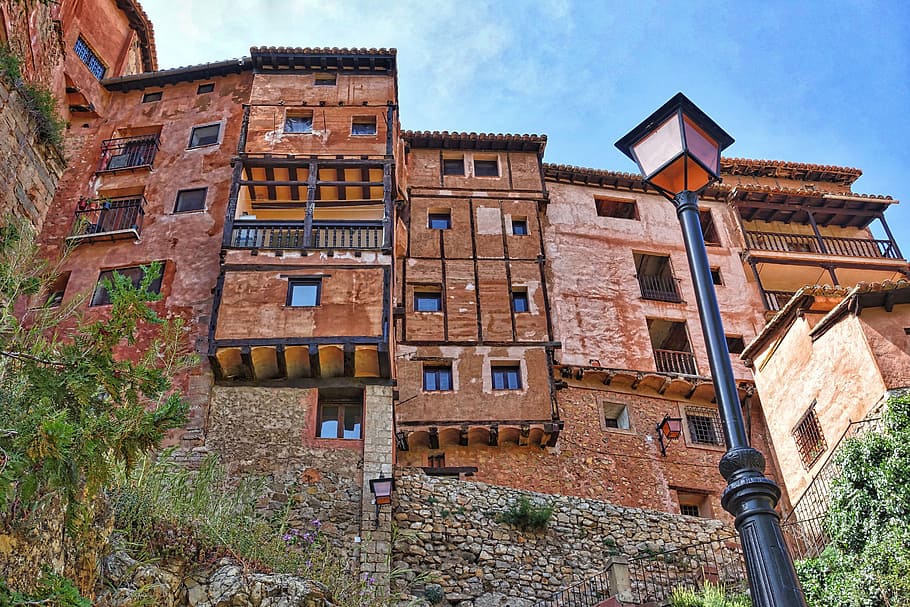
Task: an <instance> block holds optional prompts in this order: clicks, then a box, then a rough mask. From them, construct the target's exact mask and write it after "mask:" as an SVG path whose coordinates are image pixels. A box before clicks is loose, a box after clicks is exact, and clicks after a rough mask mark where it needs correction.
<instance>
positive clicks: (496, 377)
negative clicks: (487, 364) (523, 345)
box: [492, 365, 521, 390]
mask: <svg viewBox="0 0 910 607" xmlns="http://www.w3.org/2000/svg"><path fill="white" fill-rule="evenodd" d="M492 372H493V389H494V390H521V371H520V366H519V365H494V366H493V367H492Z"/></svg>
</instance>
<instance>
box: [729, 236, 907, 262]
mask: <svg viewBox="0 0 910 607" xmlns="http://www.w3.org/2000/svg"><path fill="white" fill-rule="evenodd" d="M746 246H747V247H748V248H750V249H758V250H761V251H789V252H798V253H822V254H826V255H841V256H844V257H872V258H884V259H900V258H901V257H900V253H899V252H898V250H897V246H895V243H894V242H893V241H891V240H874V239H871V238H841V237H838V236H822V237H821V238H820V239H819V238H816V237H815V236H813V235H810V234H780V233H778V232H750V231H747V232H746Z"/></svg>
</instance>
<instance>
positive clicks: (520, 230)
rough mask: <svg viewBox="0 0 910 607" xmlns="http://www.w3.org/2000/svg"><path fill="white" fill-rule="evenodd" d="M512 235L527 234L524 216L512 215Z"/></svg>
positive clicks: (526, 221)
mask: <svg viewBox="0 0 910 607" xmlns="http://www.w3.org/2000/svg"><path fill="white" fill-rule="evenodd" d="M512 235H513V236H527V235H528V220H527V219H525V218H524V217H513V218H512Z"/></svg>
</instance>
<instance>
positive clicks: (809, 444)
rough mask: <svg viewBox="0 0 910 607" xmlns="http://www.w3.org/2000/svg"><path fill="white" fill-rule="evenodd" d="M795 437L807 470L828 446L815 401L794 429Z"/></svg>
mask: <svg viewBox="0 0 910 607" xmlns="http://www.w3.org/2000/svg"><path fill="white" fill-rule="evenodd" d="M793 438H794V440H796V448H797V449H798V450H799V457H800V459H801V460H802V462H803V467H804V468H805V469H806V470H808V469H809V468H811V467H812V465H813V464H814V463H815V462H817V461H818V458H820V457H821V456H822V453H824V452H825V450H826V449H827V448H828V443H827V442H826V441H825V435H824V434H823V433H822V428H821V425H819V423H818V415H816V414H815V402H814V401H813V402H812V405H811V406H810V407H809V410H808V411H806V414H805V415H803V418H802V419H801V420H800V421H799V423H798V424H796V427H795V428H794V429H793Z"/></svg>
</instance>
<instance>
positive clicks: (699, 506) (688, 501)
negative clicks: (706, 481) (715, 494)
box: [676, 491, 711, 518]
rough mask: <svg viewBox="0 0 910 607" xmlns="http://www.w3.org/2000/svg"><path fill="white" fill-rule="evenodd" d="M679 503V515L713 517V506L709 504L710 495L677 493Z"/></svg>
mask: <svg viewBox="0 0 910 607" xmlns="http://www.w3.org/2000/svg"><path fill="white" fill-rule="evenodd" d="M676 499H677V500H678V501H679V513H680V514H683V515H685V516H698V517H701V518H710V517H711V506H710V505H709V504H708V495H706V494H704V493H688V492H684V491H677V492H676Z"/></svg>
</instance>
